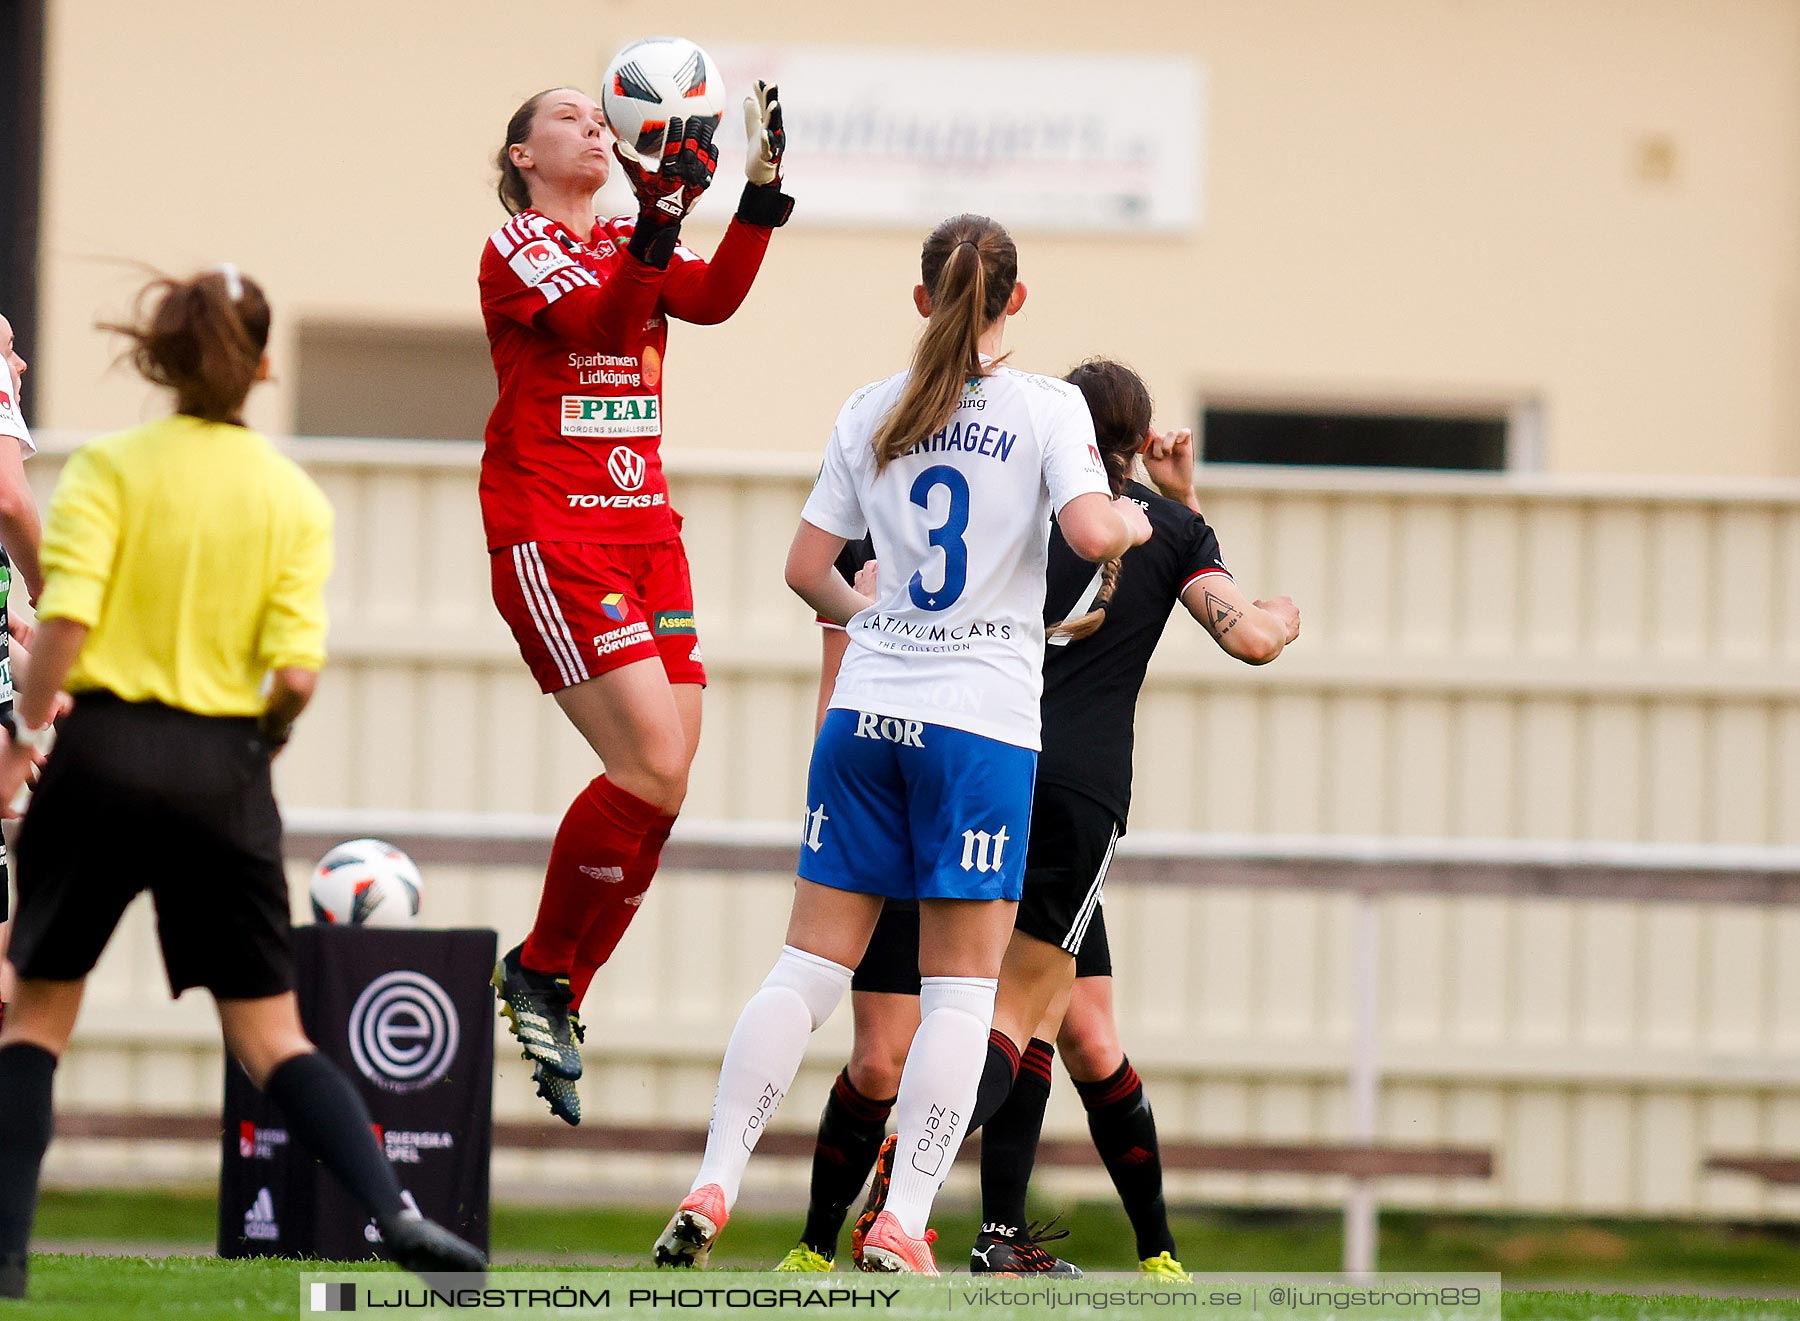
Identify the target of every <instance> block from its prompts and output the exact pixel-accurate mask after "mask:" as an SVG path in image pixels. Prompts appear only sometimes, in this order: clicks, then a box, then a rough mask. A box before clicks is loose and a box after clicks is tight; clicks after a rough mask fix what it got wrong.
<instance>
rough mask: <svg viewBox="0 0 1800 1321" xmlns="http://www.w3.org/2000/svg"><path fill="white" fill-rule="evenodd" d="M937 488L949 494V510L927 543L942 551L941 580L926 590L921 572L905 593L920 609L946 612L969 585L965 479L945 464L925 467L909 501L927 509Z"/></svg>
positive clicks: (916, 574)
mask: <svg viewBox="0 0 1800 1321" xmlns="http://www.w3.org/2000/svg"><path fill="white" fill-rule="evenodd" d="M940 486H942V487H944V488H945V489H946V490H948V491H949V492H950V508H949V510H948V511H947V512H946V513H945V515H944V521H943V522H942V523H940V524H939V525H938V526H937V527H934V528H932V529H931V535H930V542H931V544H932V545H933V546H936V547H937V548H938V549H940V550H942V551H943V552H944V581H943V582H942V583H941V584H940V585H938V586H937V587H929V588H928V587H926V586H925V574H924V571H923V570H921V571H919V572H918V573H915V574H913V576H912V582H911V583H909V584H907V589H906V590H907V592H908V593H909V594H910V595H911V596H912V603H913V604H914V605H916V606H918V607H919V609H921V610H948V609H949V608H950V607H951V606H953V605H955V604H956V602H957V598H958V597H960V596H961V595H962V594H963V588H965V587H967V586H968V584H969V546H968V543H967V542H965V541H964V540H963V533H965V532H967V531H968V530H969V481H968V478H966V477H964V476H963V475H962V473H961V472H959V471H958V470H957V469H955V468H952V467H949V466H947V465H945V464H939V465H938V466H937V467H935V468H927V469H926V470H925V471H924V472H922V473H920V474H919V476H918V478H917V480H915V481H914V482H913V484H912V492H911V499H912V502H913V503H914V504H915V505H917V506H919V508H921V509H925V510H929V509H930V508H931V493H932V492H933V491H934V490H936V489H937V488H938V487H940Z"/></svg>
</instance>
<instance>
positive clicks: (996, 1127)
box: [981, 1037, 1056, 1237]
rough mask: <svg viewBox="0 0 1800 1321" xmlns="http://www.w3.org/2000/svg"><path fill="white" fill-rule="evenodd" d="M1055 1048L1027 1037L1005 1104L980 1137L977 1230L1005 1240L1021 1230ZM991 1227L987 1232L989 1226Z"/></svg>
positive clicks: (1040, 1133)
mask: <svg viewBox="0 0 1800 1321" xmlns="http://www.w3.org/2000/svg"><path fill="white" fill-rule="evenodd" d="M1055 1058H1056V1047H1055V1046H1052V1045H1051V1044H1050V1043H1049V1042H1048V1041H1040V1040H1039V1039H1038V1038H1036V1037H1033V1038H1032V1039H1031V1042H1030V1044H1028V1045H1027V1046H1026V1047H1025V1053H1024V1054H1023V1055H1021V1056H1020V1057H1019V1077H1018V1081H1017V1082H1015V1083H1013V1089H1012V1093H1011V1095H1009V1096H1008V1097H1007V1098H1006V1104H1004V1105H1002V1106H1001V1107H1000V1108H999V1109H998V1110H996V1111H995V1112H994V1115H993V1117H992V1118H991V1119H989V1120H988V1122H987V1128H986V1130H985V1131H984V1132H983V1133H982V1135H981V1222H982V1223H981V1229H982V1232H983V1233H998V1232H1002V1230H1004V1231H1005V1232H1007V1233H1008V1236H1009V1237H1010V1236H1011V1235H1012V1234H1016V1233H1017V1232H1018V1231H1019V1230H1020V1229H1023V1228H1024V1227H1025V1190H1026V1189H1027V1188H1029V1187H1030V1185H1031V1170H1032V1166H1034V1165H1035V1164H1036V1163H1037V1149H1038V1139H1039V1138H1040V1137H1042V1136H1043V1132H1044V1107H1045V1105H1047V1104H1048V1103H1049V1101H1050V1062H1051V1061H1052V1060H1053V1059H1055ZM990 1225H991V1226H994V1229H992V1230H990V1229H989V1226H990Z"/></svg>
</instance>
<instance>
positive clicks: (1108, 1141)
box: [1073, 1060, 1175, 1261]
mask: <svg viewBox="0 0 1800 1321" xmlns="http://www.w3.org/2000/svg"><path fill="white" fill-rule="evenodd" d="M1073 1081H1074V1083H1075V1090H1076V1091H1077V1092H1079V1093H1080V1094H1081V1103H1082V1104H1083V1105H1084V1106H1086V1107H1087V1116H1088V1132H1089V1133H1091V1134H1092V1135H1093V1138H1094V1148H1095V1150H1097V1151H1098V1152H1099V1153H1100V1159H1101V1160H1102V1161H1103V1162H1105V1165H1106V1172H1107V1173H1108V1174H1110V1175H1112V1181H1113V1187H1114V1188H1117V1189H1118V1190H1119V1200H1120V1201H1121V1202H1123V1203H1124V1204H1125V1214H1126V1215H1128V1216H1130V1217H1131V1227H1132V1229H1133V1230H1134V1231H1135V1232H1136V1233H1137V1253H1138V1259H1139V1260H1140V1261H1141V1260H1143V1259H1145V1258H1147V1257H1155V1256H1158V1255H1159V1254H1161V1253H1164V1252H1167V1253H1169V1254H1170V1255H1171V1256H1173V1255H1174V1253H1175V1236H1174V1235H1173V1234H1172V1233H1170V1232H1169V1209H1168V1207H1167V1205H1165V1204H1164V1202H1163V1188H1162V1148H1161V1147H1159V1146H1157V1144H1156V1117H1155V1116H1154V1115H1153V1114H1151V1113H1150V1100H1149V1098H1148V1097H1146V1096H1145V1095H1144V1084H1143V1082H1142V1081H1141V1080H1140V1079H1139V1078H1138V1076H1137V1070H1136V1069H1134V1068H1132V1067H1131V1061H1130V1060H1123V1061H1121V1062H1120V1064H1119V1067H1118V1070H1117V1071H1116V1072H1115V1073H1114V1074H1113V1075H1112V1076H1111V1077H1109V1078H1102V1079H1101V1080H1100V1081H1099V1082H1082V1081H1081V1080H1080V1079H1079V1078H1076V1079H1074V1080H1073Z"/></svg>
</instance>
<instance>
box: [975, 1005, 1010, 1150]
mask: <svg viewBox="0 0 1800 1321" xmlns="http://www.w3.org/2000/svg"><path fill="white" fill-rule="evenodd" d="M1018 1076H1019V1048H1018V1047H1017V1046H1015V1045H1013V1043H1012V1039H1011V1038H1010V1037H1008V1036H1007V1035H1006V1033H1004V1032H1002V1031H1001V1030H1000V1029H999V1028H997V1027H996V1028H990V1029H988V1049H987V1062H986V1063H985V1064H983V1065H982V1066H981V1082H980V1084H979V1085H978V1086H977V1087H976V1089H975V1109H974V1110H973V1112H971V1114H970V1116H969V1130H968V1131H969V1132H970V1133H973V1132H974V1131H975V1130H976V1129H978V1128H980V1127H981V1126H982V1125H983V1124H985V1123H987V1121H988V1120H989V1119H990V1118H992V1117H993V1115H994V1113H995V1112H996V1111H998V1110H999V1109H1000V1107H1001V1106H1003V1105H1005V1104H1006V1097H1007V1095H1008V1093H1010V1092H1011V1091H1012V1089H1013V1080H1014V1079H1016V1078H1017V1077H1018ZM965 1136H966V1134H965Z"/></svg>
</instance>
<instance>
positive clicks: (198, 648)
mask: <svg viewBox="0 0 1800 1321" xmlns="http://www.w3.org/2000/svg"><path fill="white" fill-rule="evenodd" d="M139 306H140V316H139V318H138V321H139V324H136V325H130V326H113V327H108V329H113V330H117V331H120V332H121V333H123V334H124V335H126V336H127V337H128V338H129V339H130V341H131V343H132V348H131V351H130V357H131V361H132V363H133V365H134V366H136V368H137V369H138V371H139V372H140V373H141V374H142V375H143V376H144V377H145V378H147V379H148V380H150V381H152V382H154V383H155V384H157V385H162V386H167V387H169V388H171V389H173V390H174V392H175V403H176V412H175V414H174V416H172V417H168V418H165V419H163V420H162V421H159V422H152V423H150V424H149V425H147V426H142V427H138V428H136V429H134V430H131V431H125V432H121V433H119V434H118V435H113V436H106V437H103V438H101V439H99V440H95V441H93V442H91V443H90V444H88V445H85V446H83V447H82V448H81V449H80V450H78V451H77V452H76V453H75V454H74V455H73V456H72V457H71V458H70V460H69V463H68V466H67V468H65V469H64V471H63V475H62V479H61V481H60V482H59V483H58V485H57V488H56V494H55V496H54V498H53V499H52V501H51V505H50V514H49V518H48V520H47V522H46V524H45V529H44V546H43V564H44V578H45V585H44V590H43V593H42V595H41V596H40V597H39V599H38V619H39V629H38V633H37V637H36V644H37V645H36V647H35V649H34V654H33V658H32V659H33V663H32V666H31V669H30V672H29V674H28V675H27V676H26V685H27V686H26V688H25V690H24V691H23V692H22V693H21V694H20V695H19V697H18V699H17V703H16V705H15V707H14V710H13V726H12V729H11V739H10V742H9V743H8V744H7V746H6V749H5V751H4V752H0V803H10V802H11V801H12V800H13V796H14V795H15V794H16V793H17V791H18V789H19V787H20V786H21V785H22V784H23V782H24V781H25V779H26V777H27V775H28V773H29V771H30V768H31V765H32V763H33V762H34V761H35V760H39V759H41V758H42V756H43V752H44V748H45V745H46V742H47V736H48V734H49V728H48V727H49V724H50V720H51V717H52V715H53V713H54V704H55V703H56V701H57V694H58V692H59V690H61V689H64V688H66V689H67V690H68V692H69V693H71V694H72V695H73V697H74V709H73V710H72V711H71V712H70V714H69V715H68V716H67V717H66V718H64V719H63V720H61V721H60V722H59V725H58V729H59V733H58V738H57V743H56V748H55V751H54V752H53V753H52V754H50V756H49V757H48V760H47V761H46V762H45V764H44V771H43V779H42V782H41V783H40V784H39V785H38V788H37V792H36V794H35V795H34V798H33V801H32V804H31V808H30V811H29V812H28V813H27V815H26V818H25V823H24V829H23V831H22V833H21V836H20V839H19V846H18V867H19V912H18V916H17V919H16V921H15V923H14V929H13V945H12V959H13V962H14V964H15V965H16V967H17V969H18V973H19V978H20V981H19V988H18V992H17V996H16V998H15V999H14V1002H13V1004H12V1007H11V1012H10V1013H9V1014H8V1015H7V1019H6V1023H5V1027H4V1029H0V1115H4V1116H5V1122H4V1123H0V1297H15V1298H17V1297H23V1296H24V1294H25V1286H26V1245H27V1241H28V1239H29V1237H30V1233H31V1220H32V1215H33V1212H34V1210H35V1206H36V1200H37V1183H38V1171H39V1168H40V1166H41V1165H42V1163H43V1156H44V1149H45V1148H46V1146H48V1144H49V1141H50V1130H51V1078H52V1074H53V1073H54V1070H55V1068H56V1061H57V1058H58V1056H60V1055H61V1053H62V1051H63V1049H64V1048H65V1047H66V1046H67V1045H68V1041H69V1035H70V1032H71V1031H72V1030H73V1028H74V1026H75V1016H76V1011H77V1010H78V1009H79V1007H80V1004H81V992H82V986H83V984H84V981H85V979H86V977H87V975H88V973H89V972H91V971H92V970H93V967H94V963H95V961H96V960H97V959H98V958H99V957H100V952H101V950H102V949H104V948H105V946H106V943H107V941H108V940H109V939H111V937H112V933H113V930H114V928H115V927H116V926H117V925H118V921H119V917H120V915H121V913H122V912H123V911H124V909H125V906H126V904H128V903H129V902H130V901H131V900H132V899H133V898H134V897H135V896H136V895H137V893H138V892H139V891H140V890H146V889H147V890H149V891H150V893H151V896H152V898H153V899H154V901H155V904H156V916H157V929H158V935H159V939H160V941H161V944H162V954H163V963H164V966H165V967H166V968H167V970H168V976H169V987H170V990H171V991H172V992H173V993H174V994H175V995H180V994H181V993H182V992H183V991H185V990H187V989H188V988H189V987H193V986H200V987H205V988H206V989H207V990H208V991H210V992H211V993H212V995H213V997H214V999H215V1000H216V1001H217V1003H218V1008H219V1022H220V1025H221V1027H222V1028H223V1030H224V1034H225V1044H226V1047H227V1048H228V1049H229V1050H230V1052H231V1054H232V1055H233V1056H234V1057H235V1058H236V1059H237V1061H238V1062H239V1063H240V1064H241V1065H242V1066H243V1067H244V1070H245V1072H247V1073H248V1074H249V1075H250V1078H251V1080H252V1081H253V1082H254V1083H255V1084H256V1085H257V1086H258V1087H260V1088H262V1089H263V1090H264V1091H266V1092H267V1093H268V1094H269V1095H270V1096H271V1097H272V1098H274V1100H275V1101H276V1103H277V1104H278V1105H280V1106H281V1108H282V1110H283V1111H284V1112H285V1114H286V1116H287V1119H288V1126H289V1129H290V1130H291V1131H292V1132H293V1134H294V1136H295V1138H296V1139H297V1140H298V1141H299V1142H300V1143H301V1144H302V1145H303V1146H305V1147H306V1148H307V1149H308V1150H309V1151H311V1153H312V1154H313V1155H314V1156H315V1157H317V1158H318V1159H319V1160H320V1161H321V1162H323V1163H324V1165H325V1166H326V1167H327V1168H328V1169H330V1170H331V1172H332V1173H333V1174H335V1175H336V1176H337V1177H338V1178H339V1179H340V1180H341V1181H342V1182H343V1183H344V1185H345V1187H346V1188H348V1189H349V1190H350V1192H351V1193H352V1194H353V1195H355V1196H356V1197H357V1198H358V1199H359V1200H360V1201H362V1202H363V1203H365V1204H366V1205H367V1207H368V1209H369V1211H370V1213H371V1214H372V1215H373V1216H374V1217H375V1218H376V1221H377V1223H378V1224H379V1225H380V1228H381V1231H382V1244H383V1249H384V1250H385V1251H386V1252H387V1253H388V1255H389V1256H391V1257H392V1258H393V1259H394V1260H396V1261H398V1262H400V1263H401V1264H402V1265H405V1266H408V1267H411V1268H412V1269H415V1270H420V1271H455V1270H478V1269H480V1268H481V1267H482V1266H483V1265H484V1264H485V1263H484V1262H483V1259H482V1257H481V1254H480V1253H479V1252H477V1251H476V1250H475V1249H474V1248H473V1247H471V1246H470V1245H469V1244H467V1243H464V1242H463V1241H462V1240H461V1239H459V1238H457V1237H455V1236H454V1235H453V1234H451V1233H449V1232H448V1231H447V1230H445V1229H443V1228H442V1227H441V1226H438V1225H436V1224H433V1223H432V1222H430V1221H428V1220H424V1219H422V1218H421V1217H420V1215H419V1213H418V1211H417V1210H416V1209H413V1208H411V1206H410V1205H409V1202H408V1199H407V1198H405V1196H404V1194H403V1193H402V1191H401V1188H400V1185H399V1182H398V1180H397V1179H396V1178H395V1177H394V1171H393V1168H392V1166H390V1165H389V1164H388V1162H387V1159H386V1157H385V1156H384V1155H383V1153H382V1151H381V1149H380V1148H379V1147H378V1146H377V1145H376V1142H375V1138H374V1135H373V1133H372V1132H371V1130H370V1120H369V1112H368V1109H367V1107H366V1106H365V1105H364V1104H363V1102H362V1098H361V1097H360V1096H359V1095H358V1094H357V1092H356V1089H355V1088H354V1087H353V1086H352V1085H351V1083H350V1081H349V1079H348V1078H346V1077H345V1076H344V1074H343V1073H342V1071H341V1070H339V1069H338V1068H337V1067H336V1066H335V1065H333V1064H332V1063H331V1062H330V1061H329V1060H327V1059H325V1058H324V1057H323V1056H322V1055H319V1054H318V1053H317V1052H316V1051H315V1049H314V1047H313V1044H312V1042H311V1041H309V1040H308V1039H307V1037H306V1034H305V1032H304V1031H303V1030H302V1028H301V1026H300V1012H299V1005H298V1002H297V1001H296V999H295V996H294V961H293V953H292V948H291V939H290V931H289V926H288V896H287V880H286V877H285V875H284V874H283V871H282V865H281V817H280V814H279V812H278V811H277V809H276V806H275V797H274V793H273V790H272V788H271V785H270V775H269V761H270V758H271V757H272V756H273V755H274V753H275V752H276V751H277V750H278V749H279V748H280V747H281V745H282V744H283V743H284V742H285V741H286V740H287V737H288V732H289V730H290V729H291V728H292V726H293V722H294V720H295V718H296V717H297V716H298V715H299V714H300V712H301V710H302V709H303V708H304V707H305V706H306V703H307V699H308V698H309V697H311V695H312V691H313V685H314V683H315V682H316V680H317V677H318V672H319V669H320V668H321V667H322V666H323V665H324V663H325V605H324V587H325V579H326V576H327V575H328V574H329V572H330V568H331V508H330V506H329V505H328V504H327V502H326V500H325V496H324V494H323V493H322V492H321V491H320V490H319V488H318V487H317V486H316V485H315V484H314V483H313V481H312V480H311V478H309V477H307V476H306V474H305V473H303V472H302V471H301V470H300V468H299V467H298V466H297V465H295V464H294V463H293V462H292V461H291V460H289V459H287V458H285V457H283V456H282V455H281V454H279V453H277V452H276V450H275V449H274V447H273V446H272V445H270V444H269V442H268V441H267V440H265V439H264V438H263V437H261V436H259V435H257V434H256V433H255V432H253V431H250V430H248V429H247V428H245V426H244V424H243V422H242V420H241V414H242V409H243V404H244V398H245V396H246V395H247V394H248V393H249V391H250V387H251V386H252V385H254V384H255V383H256V382H257V381H260V380H264V379H266V378H267V375H268V359H267V357H266V356H265V354H264V348H265V347H266V345H267V343H268V337H269V305H268V303H267V301H266V300H265V299H264V297H263V294H262V290H261V289H260V288H258V287H257V285H256V283H255V282H254V281H252V280H250V279H248V278H246V277H244V276H243V275H241V274H240V273H239V272H238V271H237V269H236V268H235V267H230V266H225V267H220V268H217V269H214V270H212V271H208V272H204V273H202V274H201V275H198V276H196V277H194V278H193V279H191V280H159V281H157V282H156V283H154V284H152V285H151V286H150V287H149V288H148V289H146V290H145V292H144V296H143V298H142V299H141V300H140V304H139ZM144 308H148V313H147V315H145V314H144V313H143V311H142V309H144Z"/></svg>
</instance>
